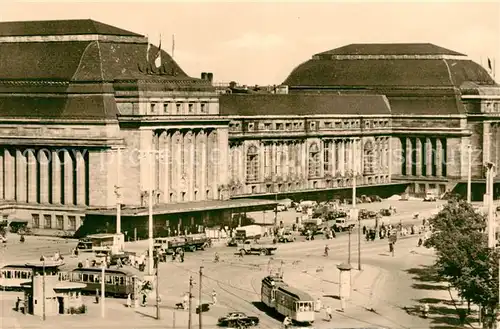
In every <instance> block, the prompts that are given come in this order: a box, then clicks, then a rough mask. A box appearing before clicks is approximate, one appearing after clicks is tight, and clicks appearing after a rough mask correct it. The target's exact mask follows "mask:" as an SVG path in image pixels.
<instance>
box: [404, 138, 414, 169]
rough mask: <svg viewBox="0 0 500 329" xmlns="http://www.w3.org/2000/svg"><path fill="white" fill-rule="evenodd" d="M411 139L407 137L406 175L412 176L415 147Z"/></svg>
mask: <svg viewBox="0 0 500 329" xmlns="http://www.w3.org/2000/svg"><path fill="white" fill-rule="evenodd" d="M411 144H412V143H411V139H410V138H408V137H406V159H405V161H406V175H407V176H411V175H412V170H411V169H412V151H413V147H412V145H411Z"/></svg>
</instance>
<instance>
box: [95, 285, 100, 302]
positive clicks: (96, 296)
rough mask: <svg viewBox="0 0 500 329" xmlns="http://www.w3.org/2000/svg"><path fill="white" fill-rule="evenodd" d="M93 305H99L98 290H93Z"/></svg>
mask: <svg viewBox="0 0 500 329" xmlns="http://www.w3.org/2000/svg"><path fill="white" fill-rule="evenodd" d="M95 303H96V304H99V289H96V290H95Z"/></svg>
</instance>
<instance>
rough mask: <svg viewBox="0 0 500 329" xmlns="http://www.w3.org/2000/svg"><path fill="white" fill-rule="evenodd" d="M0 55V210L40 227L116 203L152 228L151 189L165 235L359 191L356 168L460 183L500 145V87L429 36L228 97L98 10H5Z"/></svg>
mask: <svg viewBox="0 0 500 329" xmlns="http://www.w3.org/2000/svg"><path fill="white" fill-rule="evenodd" d="M0 53H2V54H5V56H7V55H8V58H9V60H6V61H3V62H0V116H1V120H0V199H1V203H0V213H1V214H2V216H3V218H4V219H7V220H9V221H26V222H27V223H28V226H29V227H31V228H32V230H33V231H35V232H36V233H38V234H63V235H73V234H75V232H79V233H80V234H87V233H96V232H105V231H108V232H113V230H114V225H115V221H116V218H115V214H116V209H117V204H120V209H121V213H122V221H123V223H122V231H127V232H128V236H129V237H130V235H131V232H132V230H134V229H137V227H139V228H140V232H139V236H144V235H145V232H146V228H147V218H148V206H149V200H152V206H153V214H154V219H155V235H166V234H167V235H172V234H182V233H186V232H188V233H190V232H192V233H195V232H198V231H201V230H203V229H204V228H205V227H208V226H213V225H220V226H225V225H232V223H231V214H233V213H244V212H250V211H255V210H262V211H266V210H268V211H269V210H272V209H274V207H275V204H276V200H277V199H281V198H284V197H291V198H293V199H296V200H300V199H306V198H323V199H327V198H333V197H342V196H345V197H349V196H350V190H351V187H352V183H353V180H352V179H353V175H356V176H357V180H356V182H357V185H358V186H359V188H360V192H359V193H360V194H366V195H371V194H378V195H382V196H388V195H392V194H395V193H400V192H402V191H404V190H405V189H406V188H407V187H408V186H409V189H410V191H411V192H414V193H421V192H422V191H425V189H428V188H432V187H433V186H434V187H437V188H440V189H441V190H442V191H446V190H455V189H457V188H459V187H460V184H463V182H464V177H466V173H467V163H466V161H465V156H466V154H467V152H466V146H467V145H468V143H469V142H470V143H472V144H473V147H474V148H475V151H476V152H480V153H481V156H482V158H486V157H488V159H496V157H499V156H500V150H499V149H498V147H493V145H498V143H497V139H496V137H500V136H498V133H497V131H498V132H500V130H498V128H497V127H498V123H496V122H495V119H494V118H495V113H496V112H498V110H500V106H499V105H498V103H496V102H497V101H496V100H497V99H498V97H499V95H500V89H499V88H498V87H497V86H496V84H495V83H494V81H493V80H492V79H491V77H490V76H489V75H488V73H487V72H486V71H485V70H484V69H483V68H482V67H481V66H480V65H478V64H476V63H474V62H472V61H470V60H468V59H467V58H466V56H464V55H462V54H458V53H455V52H452V51H449V50H446V49H443V48H440V47H437V46H434V45H405V46H402V45H399V46H397V45H379V46H373V45H351V46H347V47H344V48H339V49H337V50H333V51H331V52H326V53H323V54H318V55H315V56H314V57H313V59H311V60H310V61H307V62H306V63H303V64H301V65H299V66H298V67H297V68H296V69H295V70H294V71H293V72H292V73H291V74H290V76H289V77H288V78H287V80H286V81H285V82H284V86H283V87H281V89H280V90H282V92H276V91H275V92H272V93H263V94H262V93H256V94H254V93H246V94H245V93H244V94H237V93H232V94H223V95H220V94H219V93H218V92H217V90H216V88H215V87H214V85H213V78H214V77H213V74H211V73H202V74H201V75H200V78H193V77H190V76H188V75H187V74H186V73H185V72H184V71H183V70H182V68H181V67H179V65H178V64H177V63H176V62H175V61H174V60H173V59H172V57H170V55H169V54H168V53H166V52H165V51H164V50H161V49H158V48H157V47H156V46H154V45H152V44H150V43H149V41H148V39H147V38H146V37H144V36H142V35H140V34H137V33H134V32H130V31H125V30H122V29H119V28H117V27H113V26H109V25H106V24H103V23H100V22H96V21H92V20H69V21H68V20H65V21H31V22H2V23H0ZM499 123H500V121H499ZM484 136H487V138H486V137H484ZM483 149H487V150H489V152H482V150H483ZM494 150H496V151H494ZM398 152H399V153H398ZM483 153H484V155H483ZM434 154H436V155H434ZM400 155H402V157H403V158H405V159H410V160H411V161H402V159H401V156H400ZM443 159H446V160H447V161H443ZM424 160H425V161H424ZM473 174H474V179H475V182H477V184H478V186H479V185H481V184H483V185H484V173H483V171H482V163H479V162H478V164H475V165H474V168H473ZM384 194H386V195H384ZM150 196H151V197H150Z"/></svg>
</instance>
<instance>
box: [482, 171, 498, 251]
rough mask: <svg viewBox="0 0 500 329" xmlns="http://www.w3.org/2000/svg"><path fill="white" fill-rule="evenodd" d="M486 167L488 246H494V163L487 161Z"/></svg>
mask: <svg viewBox="0 0 500 329" xmlns="http://www.w3.org/2000/svg"><path fill="white" fill-rule="evenodd" d="M485 168H486V195H485V196H486V197H487V198H488V247H489V248H495V244H496V243H495V218H494V212H493V176H494V170H495V164H494V163H492V162H487V163H486V164H485Z"/></svg>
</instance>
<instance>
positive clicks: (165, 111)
mask: <svg viewBox="0 0 500 329" xmlns="http://www.w3.org/2000/svg"><path fill="white" fill-rule="evenodd" d="M163 114H168V103H164V104H163Z"/></svg>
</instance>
